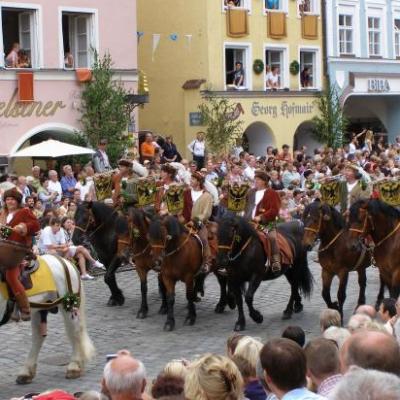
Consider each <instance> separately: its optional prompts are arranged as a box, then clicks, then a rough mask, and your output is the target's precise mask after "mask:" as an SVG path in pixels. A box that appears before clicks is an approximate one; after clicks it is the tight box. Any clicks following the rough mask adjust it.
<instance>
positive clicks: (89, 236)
mask: <svg viewBox="0 0 400 400" xmlns="http://www.w3.org/2000/svg"><path fill="white" fill-rule="evenodd" d="M115 213H116V210H113V212H112V213H111V214H110V216H109V217H108V218H107V219H106V220H105V221H103V222H102V223H101V224H100V225H99V226H98V227H97V228H96V229H95V230H94V231H93V232H90V233H89V235H87V237H88V239H90V238H91V237H92V236H93V235H94V234H95V233H96V232H97V231H98V230H99V229H101V228H102V227H103V226H104V225H105V224H106V223H107V222H108V221H109V220H110V219H111V217H112V216H113V215H114V214H115ZM92 222H96V220H95V218H94V216H93V212H92V211H90V214H89V218H88V221H87V224H86V226H85V228H81V227H80V226H78V225H75V229H78V230H79V231H81V232H83V233H86V232H87V230H88V229H89V226H90V224H91V223H92Z"/></svg>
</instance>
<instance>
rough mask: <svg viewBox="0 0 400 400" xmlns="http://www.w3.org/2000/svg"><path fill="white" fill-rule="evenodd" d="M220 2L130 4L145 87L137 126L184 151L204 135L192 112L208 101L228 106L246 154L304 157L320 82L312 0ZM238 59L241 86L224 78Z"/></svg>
mask: <svg viewBox="0 0 400 400" xmlns="http://www.w3.org/2000/svg"><path fill="white" fill-rule="evenodd" d="M225 3H226V2H225V0H190V1H184V0H171V1H168V2H166V1H162V0H153V1H151V2H150V1H148V0H138V31H139V32H140V33H139V37H140V40H139V46H138V53H139V68H140V69H141V70H143V71H144V72H145V73H146V74H147V77H148V82H149V89H150V103H149V104H148V105H146V107H145V108H144V109H142V110H141V111H140V122H141V128H142V129H149V130H152V131H154V132H156V133H159V134H162V135H165V134H172V135H173V136H174V138H175V142H176V143H177V145H178V147H179V148H180V149H186V146H187V144H188V143H190V141H191V140H192V139H193V138H194V135H195V133H196V132H197V131H199V130H203V129H204V127H202V126H201V120H200V118H199V114H198V105H199V104H200V103H201V102H202V101H203V97H204V95H213V96H218V97H228V98H229V99H231V101H232V102H233V103H234V104H236V105H237V115H238V118H241V119H242V120H243V121H244V124H243V127H244V135H245V137H246V142H248V146H249V150H250V151H251V152H253V153H255V154H257V155H263V154H265V150H266V147H267V146H268V145H274V146H279V147H280V146H282V145H283V144H284V143H287V144H289V145H291V146H295V147H298V146H300V145H302V144H307V145H308V147H309V148H310V150H312V147H313V146H314V145H315V143H314V140H313V138H312V135H311V127H312V124H311V122H310V121H311V119H312V118H313V117H314V116H315V115H316V113H317V107H316V105H315V99H316V95H317V93H318V92H319V91H320V90H321V88H322V85H323V62H322V57H323V46H322V24H321V21H322V16H321V6H320V1H319V0H236V1H232V2H230V3H231V4H230V5H229V6H227V5H226V4H225ZM234 4H236V6H234ZM238 62H240V63H241V64H239V65H241V66H242V70H243V72H242V75H243V81H242V82H238V81H236V82H235V74H234V73H232V71H233V70H234V69H235V65H237V63H238ZM267 66H268V67H269V69H271V70H272V71H273V73H272V72H271V71H269V70H267ZM257 67H258V68H259V69H257ZM268 72H269V74H268ZM239 75H240V74H239ZM235 83H236V84H238V85H236V86H235ZM271 83H273V86H274V89H275V90H273V89H272V87H271Z"/></svg>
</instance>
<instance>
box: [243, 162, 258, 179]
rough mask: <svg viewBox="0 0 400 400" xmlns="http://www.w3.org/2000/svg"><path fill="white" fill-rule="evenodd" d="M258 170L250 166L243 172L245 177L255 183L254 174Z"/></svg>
mask: <svg viewBox="0 0 400 400" xmlns="http://www.w3.org/2000/svg"><path fill="white" fill-rule="evenodd" d="M255 172H256V169H255V168H253V167H250V166H247V167H246V168H245V169H244V171H243V176H244V177H245V178H246V179H248V180H249V181H254V174H255Z"/></svg>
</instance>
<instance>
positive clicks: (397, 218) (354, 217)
mask: <svg viewBox="0 0 400 400" xmlns="http://www.w3.org/2000/svg"><path fill="white" fill-rule="evenodd" d="M349 226H350V228H349V231H350V232H352V234H353V235H352V238H353V240H351V241H350V243H349V245H350V247H351V248H352V249H354V248H357V247H358V246H359V243H360V239H361V238H365V237H367V236H368V235H370V236H371V237H372V239H373V241H374V246H373V257H374V260H375V262H376V265H377V266H378V268H379V273H380V276H381V280H382V282H383V283H384V284H385V285H387V287H388V288H389V293H390V296H391V297H393V298H397V297H398V296H399V295H400V259H399V254H400V211H399V210H397V209H396V208H395V207H392V206H390V205H389V204H387V203H385V202H383V201H381V200H379V199H369V200H367V199H365V200H359V201H357V202H356V203H354V204H353V205H352V206H351V208H350V218H349ZM380 294H381V295H382V296H383V289H382V286H381V291H380Z"/></svg>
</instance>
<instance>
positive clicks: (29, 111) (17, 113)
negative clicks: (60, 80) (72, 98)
mask: <svg viewBox="0 0 400 400" xmlns="http://www.w3.org/2000/svg"><path fill="white" fill-rule="evenodd" d="M66 107H67V106H66V105H65V104H64V103H63V102H62V101H46V102H43V101H32V102H29V103H21V102H18V101H17V98H16V95H15V94H14V96H12V97H11V98H10V100H8V101H0V118H28V117H52V116H54V115H55V114H56V113H57V111H59V110H62V109H63V108H66Z"/></svg>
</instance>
